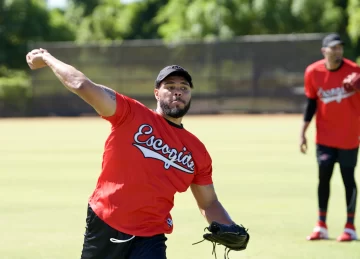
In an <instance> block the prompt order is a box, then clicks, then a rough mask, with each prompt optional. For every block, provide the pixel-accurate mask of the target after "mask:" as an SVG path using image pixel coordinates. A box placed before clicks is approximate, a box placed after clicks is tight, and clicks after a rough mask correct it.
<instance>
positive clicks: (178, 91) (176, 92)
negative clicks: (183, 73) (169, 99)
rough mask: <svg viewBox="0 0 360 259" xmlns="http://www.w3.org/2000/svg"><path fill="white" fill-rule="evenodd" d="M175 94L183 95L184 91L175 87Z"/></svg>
mask: <svg viewBox="0 0 360 259" xmlns="http://www.w3.org/2000/svg"><path fill="white" fill-rule="evenodd" d="M174 94H175V96H181V94H182V92H181V90H180V89H175V90H174Z"/></svg>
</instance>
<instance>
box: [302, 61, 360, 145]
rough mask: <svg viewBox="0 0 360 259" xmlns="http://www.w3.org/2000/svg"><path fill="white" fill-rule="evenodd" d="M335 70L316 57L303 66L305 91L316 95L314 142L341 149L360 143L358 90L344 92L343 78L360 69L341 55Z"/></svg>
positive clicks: (311, 95) (310, 96)
mask: <svg viewBox="0 0 360 259" xmlns="http://www.w3.org/2000/svg"><path fill="white" fill-rule="evenodd" d="M343 61H344V62H343V64H342V65H341V66H340V68H339V69H337V70H335V71H329V70H327V69H326V67H325V61H324V60H319V61H317V62H315V63H313V64H311V65H309V66H308V67H307V68H306V70H305V94H306V96H307V97H308V98H312V99H315V98H316V99H317V110H316V143H318V144H322V145H326V146H330V147H335V148H342V149H352V148H356V147H358V145H359V132H360V128H359V115H360V94H359V93H357V92H354V91H351V92H347V91H346V90H345V89H344V87H343V86H342V81H343V80H344V78H345V77H346V76H348V75H349V74H351V73H353V72H360V68H359V67H358V66H357V64H356V63H354V62H352V61H350V60H348V59H343Z"/></svg>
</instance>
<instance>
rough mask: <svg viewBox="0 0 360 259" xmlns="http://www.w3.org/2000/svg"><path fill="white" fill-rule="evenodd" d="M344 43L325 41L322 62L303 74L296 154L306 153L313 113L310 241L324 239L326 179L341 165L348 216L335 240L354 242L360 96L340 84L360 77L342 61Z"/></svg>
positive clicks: (336, 38) (352, 66)
mask: <svg viewBox="0 0 360 259" xmlns="http://www.w3.org/2000/svg"><path fill="white" fill-rule="evenodd" d="M343 45H344V42H343V41H342V39H341V38H340V36H339V35H338V34H336V33H332V34H329V35H327V36H326V37H324V39H323V42H322V48H321V52H322V54H323V56H324V59H322V60H319V61H316V62H314V63H313V64H310V65H309V66H308V67H307V68H306V70H305V76H304V77H305V95H306V97H307V106H306V109H305V114H304V121H303V125H302V128H301V135H300V151H301V152H302V153H306V150H307V139H306V130H307V128H308V126H309V124H310V122H311V120H312V117H313V115H314V114H315V113H316V157H317V162H318V174H319V175H318V177H319V178H318V179H319V184H318V196H317V198H318V221H317V224H316V226H315V228H314V230H313V232H312V234H311V235H309V236H308V237H307V239H308V240H319V239H327V238H328V227H327V224H326V216H327V211H328V201H329V197H330V179H331V176H332V173H333V169H334V165H335V163H337V162H338V163H339V165H340V172H341V176H342V180H343V183H344V186H345V193H346V205H347V217H346V223H345V226H344V231H343V233H342V234H341V235H340V236H338V238H337V240H338V241H351V240H355V239H357V235H356V230H355V225H354V218H355V210H356V198H357V188H356V183H355V176H354V174H355V167H356V165H357V155H358V148H359V131H360V128H359V123H358V119H359V115H360V94H358V93H356V92H355V91H353V90H352V91H349V90H347V89H345V88H344V86H343V81H344V79H345V78H346V77H347V76H348V75H350V74H352V73H353V72H357V73H359V72H360V68H359V67H358V66H357V64H355V63H354V62H352V61H350V60H348V59H346V58H344V57H343Z"/></svg>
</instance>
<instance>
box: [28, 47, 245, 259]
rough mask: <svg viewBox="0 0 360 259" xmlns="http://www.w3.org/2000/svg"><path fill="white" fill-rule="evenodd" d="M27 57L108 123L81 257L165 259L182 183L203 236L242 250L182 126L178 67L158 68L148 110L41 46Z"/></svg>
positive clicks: (183, 88)
mask: <svg viewBox="0 0 360 259" xmlns="http://www.w3.org/2000/svg"><path fill="white" fill-rule="evenodd" d="M26 59H27V63H28V65H29V66H30V68H31V69H39V68H42V67H49V68H50V69H51V70H52V71H53V73H54V74H55V76H56V77H57V78H58V79H59V80H60V81H61V82H62V83H63V85H64V86H65V87H66V88H67V89H68V90H70V91H71V92H73V93H74V94H76V95H78V96H79V97H80V98H82V99H83V100H84V101H85V102H86V103H88V104H89V105H91V106H92V107H93V108H94V109H95V111H96V112H97V113H98V114H99V116H100V117H101V118H103V119H104V120H106V121H108V122H109V123H110V124H111V133H110V135H109V136H108V138H107V140H106V142H105V149H104V153H103V161H102V171H101V174H100V176H99V178H98V181H97V185H96V187H95V189H94V191H93V193H92V195H91V196H90V198H89V201H88V209H87V218H86V232H85V235H84V236H85V237H84V243H83V248H82V254H81V259H105V258H107V259H112V258H113V259H128V258H129V259H140V258H146V259H165V258H166V245H165V242H166V240H167V238H166V237H165V234H170V233H172V231H173V227H174V225H173V220H172V217H171V214H170V211H171V209H172V208H173V206H174V195H175V193H176V192H185V191H186V190H187V189H188V188H189V187H190V188H191V191H192V193H193V195H194V197H195V200H196V202H197V205H198V207H199V209H200V211H201V213H202V215H203V216H204V217H205V219H206V220H207V222H208V223H210V227H209V228H208V229H209V231H211V234H206V236H205V234H204V237H206V239H207V240H209V241H212V242H213V241H214V242H215V241H216V242H217V243H220V244H223V245H224V246H225V247H226V248H228V249H232V250H243V249H245V248H246V246H247V243H248V241H249V235H248V233H247V231H246V229H244V228H243V227H242V226H240V225H236V224H235V223H234V221H233V220H232V219H231V218H230V216H229V215H228V213H227V211H226V210H225V209H224V207H223V206H222V205H221V203H220V202H219V200H218V198H217V195H216V193H215V189H214V186H213V180H212V160H211V157H210V155H209V153H208V151H207V149H206V147H205V146H204V144H203V143H202V142H201V141H200V140H199V139H198V138H197V137H195V136H194V135H193V134H191V133H190V132H188V131H187V130H186V129H185V128H184V126H183V124H182V118H183V116H184V115H185V114H186V113H187V111H188V110H189V108H190V103H191V91H192V89H193V82H192V77H191V76H190V74H189V73H188V72H187V71H186V70H185V69H183V68H182V67H180V66H177V65H173V66H167V67H165V68H164V69H162V70H161V71H160V73H159V75H158V77H157V79H156V81H155V88H154V95H155V99H156V100H157V108H156V110H150V109H149V108H147V107H145V106H144V105H143V104H141V103H139V102H138V101H136V100H134V99H131V98H129V97H127V96H125V95H123V94H120V93H118V92H116V91H114V90H112V89H110V88H108V87H106V86H103V85H100V84H97V83H94V82H92V81H91V80H90V79H89V78H88V77H86V76H85V75H84V74H83V73H82V72H80V71H79V70H77V69H76V68H74V67H73V66H70V65H68V64H65V63H64V62H62V61H60V60H59V59H57V58H55V57H54V56H52V55H51V54H50V53H49V52H47V51H46V50H44V49H34V50H32V51H31V52H29V53H28V54H27V56H26ZM201 229H203V228H201ZM222 229H223V230H224V231H221V230H222ZM221 234H223V236H222V235H221ZM226 240H227V242H230V244H228V243H226Z"/></svg>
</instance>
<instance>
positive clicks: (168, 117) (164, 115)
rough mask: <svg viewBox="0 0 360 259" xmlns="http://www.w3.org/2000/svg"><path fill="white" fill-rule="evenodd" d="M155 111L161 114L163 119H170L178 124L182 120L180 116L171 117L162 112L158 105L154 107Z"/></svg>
mask: <svg viewBox="0 0 360 259" xmlns="http://www.w3.org/2000/svg"><path fill="white" fill-rule="evenodd" d="M156 112H157V113H158V114H160V115H161V116H163V117H164V118H165V119H167V120H168V121H171V122H172V123H175V124H177V125H179V126H181V121H182V118H173V117H170V116H168V115H166V114H164V112H163V111H162V110H161V109H160V108H159V107H158V108H156Z"/></svg>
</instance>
